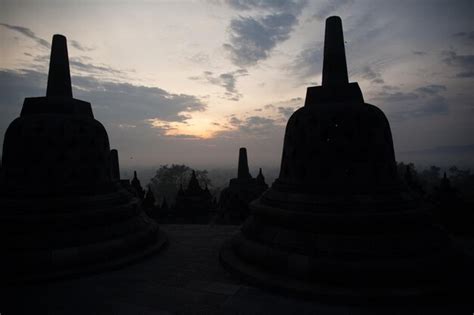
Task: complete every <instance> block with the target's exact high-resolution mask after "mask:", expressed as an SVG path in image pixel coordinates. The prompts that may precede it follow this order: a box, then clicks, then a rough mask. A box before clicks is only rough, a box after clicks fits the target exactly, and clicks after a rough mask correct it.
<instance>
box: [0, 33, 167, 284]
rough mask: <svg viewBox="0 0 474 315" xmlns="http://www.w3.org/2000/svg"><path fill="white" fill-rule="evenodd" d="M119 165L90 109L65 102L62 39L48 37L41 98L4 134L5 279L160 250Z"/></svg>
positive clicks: (49, 274) (1, 226)
mask: <svg viewBox="0 0 474 315" xmlns="http://www.w3.org/2000/svg"><path fill="white" fill-rule="evenodd" d="M118 167H119V166H118V154H117V151H116V150H112V151H111V150H110V148H109V139H108V136H107V132H106V130H105V128H104V126H103V125H102V124H101V123H100V122H99V121H97V120H95V119H94V116H93V113H92V108H91V104H90V103H88V102H84V101H81V100H78V99H75V98H73V96H72V87H71V77H70V73H69V60H68V53H67V43H66V38H65V37H64V36H62V35H54V36H53V41H52V47H51V59H50V65H49V74H48V86H47V91H46V97H34V98H26V99H25V101H24V103H23V108H22V110H21V114H20V117H18V118H16V119H15V120H14V121H13V122H12V123H11V124H10V126H9V127H8V129H7V131H6V133H5V138H4V143H3V155H2V169H1V174H0V245H1V246H0V248H1V260H2V268H1V270H0V272H1V274H0V278H1V279H2V282H4V283H16V282H22V281H34V280H42V279H51V278H55V277H61V276H65V275H70V274H78V273H83V272H88V271H98V270H101V269H104V268H109V267H116V266H118V265H121V264H124V263H129V262H131V261H133V260H135V259H138V258H141V257H143V256H144V255H147V254H150V253H152V252H153V251H155V250H157V249H159V248H160V247H161V246H162V245H163V244H164V243H165V240H166V237H165V236H164V234H163V233H162V232H161V231H160V230H159V228H158V226H157V224H156V223H155V222H154V221H153V220H151V219H150V218H148V217H147V216H146V215H145V214H144V212H143V211H142V209H141V207H140V203H139V201H138V199H137V198H136V197H134V196H133V195H132V194H131V193H129V192H128V191H127V190H126V189H124V187H123V186H122V185H121V183H120V172H119V169H118Z"/></svg>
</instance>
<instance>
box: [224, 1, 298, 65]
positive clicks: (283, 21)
mask: <svg viewBox="0 0 474 315" xmlns="http://www.w3.org/2000/svg"><path fill="white" fill-rule="evenodd" d="M227 3H228V4H229V5H230V6H231V7H233V8H234V9H237V10H241V11H249V10H263V11H264V12H265V13H266V14H262V15H258V16H255V17H252V16H239V17H238V18H235V19H232V20H231V22H230V25H229V28H228V31H229V34H230V43H225V44H224V45H223V47H224V48H225V49H226V50H227V51H228V52H229V54H230V59H231V61H232V62H233V63H234V64H235V65H238V66H240V67H245V66H252V65H255V64H256V63H258V62H259V61H261V60H265V59H267V58H268V57H269V55H270V52H271V51H272V50H273V48H275V47H276V45H277V44H279V43H280V42H283V41H285V40H287V39H288V38H289V37H290V33H291V31H292V30H293V27H294V26H295V25H296V24H297V23H298V16H299V15H300V14H301V10H302V9H303V7H304V6H306V4H307V1H304V0H301V1H270V0H248V1H244V0H230V1H227Z"/></svg>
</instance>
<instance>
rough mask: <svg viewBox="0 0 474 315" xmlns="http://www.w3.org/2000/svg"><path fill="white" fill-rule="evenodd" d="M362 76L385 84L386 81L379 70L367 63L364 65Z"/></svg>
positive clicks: (373, 81)
mask: <svg viewBox="0 0 474 315" xmlns="http://www.w3.org/2000/svg"><path fill="white" fill-rule="evenodd" d="M360 76H361V77H362V78H364V79H366V80H369V81H370V82H372V83H376V84H383V83H385V82H384V80H383V79H382V74H381V73H380V72H379V71H375V70H374V69H373V68H372V67H371V66H369V65H366V66H363V67H362V70H361V72H360Z"/></svg>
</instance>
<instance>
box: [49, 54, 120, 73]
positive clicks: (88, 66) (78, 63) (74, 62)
mask: <svg viewBox="0 0 474 315" xmlns="http://www.w3.org/2000/svg"><path fill="white" fill-rule="evenodd" d="M48 58H49V56H48ZM69 65H70V66H71V68H72V69H75V70H77V71H79V72H83V73H85V74H87V75H100V76H103V75H104V74H109V75H114V76H116V75H122V74H124V72H123V71H121V70H118V69H114V68H112V67H110V66H107V65H95V64H92V63H88V62H86V61H85V60H84V58H81V57H72V58H69Z"/></svg>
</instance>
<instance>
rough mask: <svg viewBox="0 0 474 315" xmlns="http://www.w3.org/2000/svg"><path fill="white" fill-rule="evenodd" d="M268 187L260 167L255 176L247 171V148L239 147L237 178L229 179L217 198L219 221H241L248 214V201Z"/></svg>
mask: <svg viewBox="0 0 474 315" xmlns="http://www.w3.org/2000/svg"><path fill="white" fill-rule="evenodd" d="M267 189H268V185H267V184H266V183H265V178H264V177H263V174H262V169H260V171H259V174H258V176H257V178H253V177H252V175H251V174H250V172H249V165H248V159H247V149H246V148H240V150H239V162H238V169H237V178H232V179H231V180H230V181H229V186H228V187H226V188H225V189H223V190H222V192H221V195H220V199H219V218H218V221H219V222H220V223H241V222H242V221H243V220H245V219H246V218H247V217H248V215H249V207H248V206H249V203H250V202H251V201H252V200H255V199H257V198H258V197H260V195H261V194H262V193H263V192H264V191H265V190H267Z"/></svg>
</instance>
